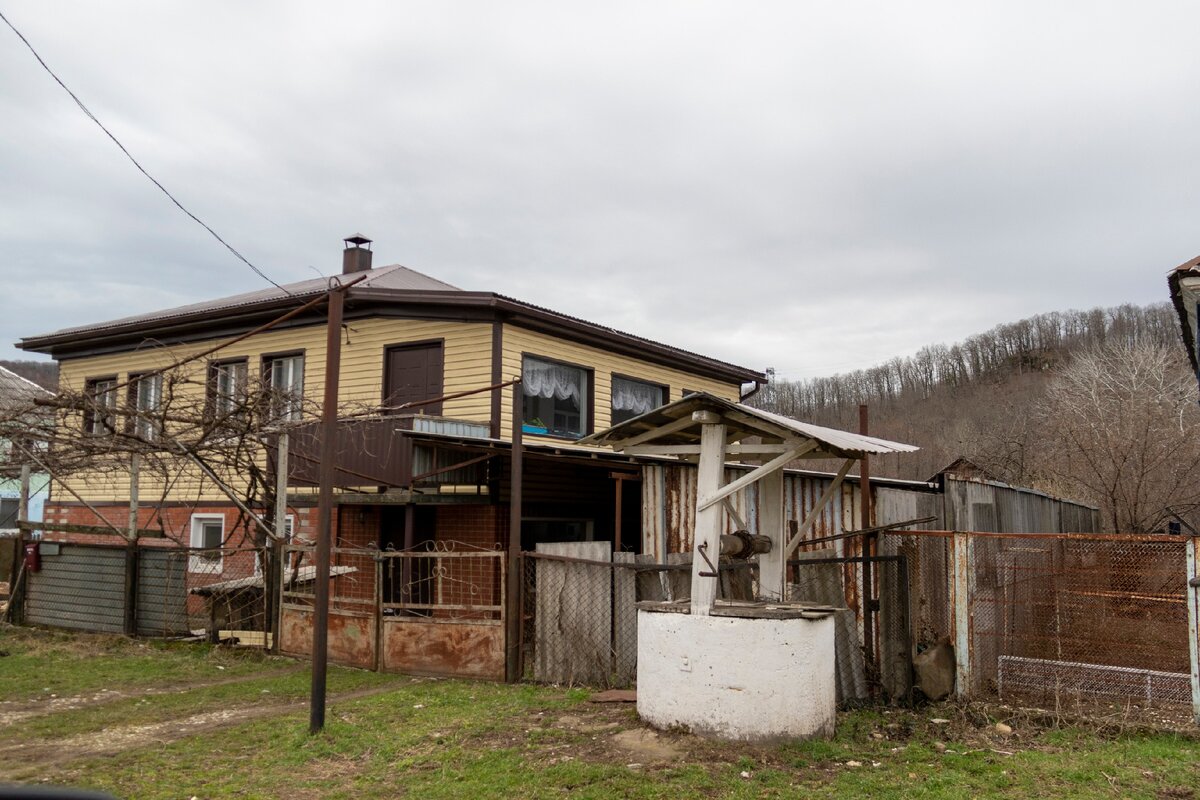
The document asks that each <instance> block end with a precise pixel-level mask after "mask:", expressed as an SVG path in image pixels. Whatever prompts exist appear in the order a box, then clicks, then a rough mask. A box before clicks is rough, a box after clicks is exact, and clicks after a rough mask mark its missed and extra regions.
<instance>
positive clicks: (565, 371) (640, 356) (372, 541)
mask: <svg viewBox="0 0 1200 800" xmlns="http://www.w3.org/2000/svg"><path fill="white" fill-rule="evenodd" d="M369 245H370V242H369V240H367V239H365V238H364V237H361V236H355V237H351V238H350V239H347V247H346V249H345V251H344V254H343V275H342V276H341V278H342V279H343V280H346V281H349V280H352V279H354V278H361V280H360V281H359V282H358V283H356V284H355V285H354V286H353V287H352V288H350V289H349V290H347V293H346V301H345V319H344V324H343V339H342V347H341V368H340V388H339V405H340V407H341V408H342V413H343V416H345V417H347V419H346V420H345V421H344V423H343V424H342V426H341V429H340V433H339V442H338V458H337V467H338V470H337V474H336V481H335V482H336V485H337V487H338V490H337V495H336V498H337V499H336V504H337V505H336V529H337V536H338V538H337V542H338V543H339V544H343V545H357V546H373V547H379V548H397V549H399V548H404V547H406V546H408V547H412V546H414V545H419V544H421V543H422V542H428V541H431V540H454V541H460V542H466V543H470V544H475V545H481V546H488V547H503V546H504V545H505V543H506V541H507V539H508V531H507V528H508V511H507V502H508V501H507V498H508V492H509V484H508V481H509V474H508V453H507V450H508V448H509V446H510V444H509V442H510V439H511V435H510V431H511V430H512V425H513V414H514V410H515V413H516V414H518V415H519V416H520V420H521V422H522V426H521V427H522V431H523V439H524V443H525V446H526V457H525V467H524V470H523V483H524V488H523V497H524V504H523V509H524V515H523V522H522V531H521V537H522V544H523V546H525V547H532V546H533V545H534V544H535V543H536V542H538V541H544V540H560V541H561V540H564V539H566V540H570V539H587V540H608V541H614V540H616V539H619V543H620V544H621V545H622V546H624V547H625V548H626V549H630V548H633V549H636V548H637V546H638V541H639V540H638V535H639V527H640V508H641V493H640V489H639V487H638V485H637V480H636V479H637V478H638V474H639V465H638V463H637V462H635V461H633V460H631V459H629V458H624V457H618V456H615V455H613V454H612V453H611V452H606V451H603V450H600V449H597V448H586V447H583V446H580V445H577V444H575V440H576V439H578V438H580V437H582V436H585V435H587V434H589V433H591V432H593V431H595V430H600V429H603V428H606V427H608V426H609V425H610V424H613V423H615V422H619V421H621V420H623V419H627V418H629V417H632V416H635V415H637V414H641V413H644V412H646V411H649V410H650V409H652V408H654V407H656V406H659V405H662V404H664V403H666V402H668V401H669V400H673V399H677V398H679V397H681V396H682V395H683V394H685V393H687V392H690V391H705V392H709V393H711V394H714V395H717V396H720V397H724V398H729V399H738V398H740V397H742V396H744V395H745V394H747V393H749V392H752V391H754V390H756V389H757V387H758V386H759V385H761V384H762V383H763V382H764V381H765V376H764V375H763V373H761V372H759V371H756V370H753V369H748V368H745V367H739V366H735V365H733V364H728V363H725V362H723V361H719V360H717V359H713V358H708V357H705V356H702V355H698V354H695V353H691V352H688V351H686V350H683V349H680V348H677V347H672V346H669V345H665V344H661V343H658V342H654V341H650V340H647V339H643V338H640V337H638V336H634V335H631V334H628V333H623V332H621V331H617V330H614V329H612V328H608V327H605V326H602V325H597V324H594V323H590V322H587V321H584V320H581V319H577V318H574V317H571V316H568V315H566V314H561V313H558V312H555V311H552V310H549V309H546V308H541V307H538V306H535V305H532V304H529V303H525V302H522V301H520V300H516V299H513V298H511V297H507V296H504V295H501V294H496V293H494V292H480V291H464V290H461V289H458V288H457V287H454V286H451V285H450V284H447V283H445V282H443V281H440V280H437V279H435V278H432V277H429V276H427V275H424V274H421V273H419V272H416V271H414V270H411V269H408V268H406V267H403V266H400V265H391V266H384V267H378V268H373V267H372V263H371V259H372V253H371V251H370V248H369ZM328 286H329V281H328V279H327V278H314V279H311V280H305V281H300V282H297V283H292V284H288V285H285V286H283V287H282V288H281V289H278V288H272V289H265V290H261V291H256V292H250V293H247V294H241V295H235V296H232V297H225V298H221V299H217V300H211V301H205V302H200V303H196V304H193V305H189V306H183V307H180V308H172V309H166V310H162V311H156V312H152V313H148V314H139V315H136V316H130V317H124V318H120V319H115V320H111V321H107V322H99V323H93V324H86V325H80V326H77V327H72V328H67V329H63V330H58V331H55V332H52V333H48V334H43V335H38V336H31V337H27V338H24V339H22V340H21V342H20V344H19V346H20V347H21V348H23V349H25V350H29V351H34V352H39V353H46V354H49V355H51V356H53V357H54V358H55V359H56V360H57V361H58V362H59V364H60V376H61V377H60V381H61V385H62V387H63V388H64V389H65V390H67V391H75V392H79V393H83V394H85V395H86V396H87V397H89V398H90V399H91V407H90V411H89V412H88V413H82V414H79V415H78V416H77V417H76V418H75V421H74V422H73V423H71V424H75V425H78V426H79V428H80V429H81V431H83V432H84V433H85V435H88V436H95V437H102V436H104V435H105V434H106V433H112V432H113V429H114V425H115V426H116V427H122V426H124V427H123V429H124V430H131V428H130V427H129V426H131V425H134V424H135V423H133V422H129V421H125V422H120V421H118V417H120V416H121V413H120V412H121V410H122V409H125V412H124V414H125V416H124V417H123V419H125V420H138V421H139V422H137V423H136V424H139V425H140V424H142V421H145V420H150V419H153V418H154V415H155V411H156V409H158V408H159V407H160V406H161V404H162V403H163V397H164V395H165V394H170V393H175V394H187V393H189V392H190V393H192V394H193V395H194V396H195V397H194V399H195V400H196V402H197V403H199V402H201V399H202V400H203V405H204V407H205V408H206V409H207V412H208V413H213V414H220V413H221V412H222V411H224V410H225V409H226V407H227V406H231V404H232V401H233V400H234V399H235V398H237V397H240V396H244V395H245V394H246V393H248V392H254V391H259V390H263V391H269V392H272V393H274V394H275V395H278V396H283V397H284V398H285V402H284V408H283V410H282V412H281V414H280V416H282V417H283V418H284V419H286V420H287V421H288V422H289V423H291V424H293V425H299V426H300V427H299V428H298V429H293V433H292V435H291V449H290V453H289V456H288V460H287V462H286V463H287V465H288V481H287V483H288V486H289V514H290V517H291V518H290V519H289V521H288V529H289V530H294V531H295V532H296V533H297V534H298V535H299V536H300V537H301V538H302V539H310V540H311V539H312V538H313V537H314V536H315V529H316V512H315V505H316V494H315V492H314V491H313V487H314V486H315V483H316V474H317V469H318V466H319V463H318V462H319V459H318V458H317V455H318V454H317V451H316V448H315V447H313V446H312V443H313V439H312V437H311V436H309V435H307V434H308V431H307V429H306V428H305V427H304V423H305V422H306V421H308V420H314V421H315V419H316V416H315V414H316V412H317V405H316V404H317V403H318V401H319V400H320V399H321V396H322V389H323V385H324V379H325V362H326V353H325V349H326V330H325V311H324V308H323V307H322V306H319V305H318V306H315V307H313V308H311V309H309V310H306V311H303V312H302V313H299V314H297V315H295V316H293V317H291V318H289V319H286V320H284V321H282V322H279V323H278V324H275V325H274V326H272V327H270V329H269V330H264V331H262V332H259V333H255V334H253V335H250V336H246V334H247V333H249V332H252V331H255V330H256V329H257V328H259V327H260V326H262V325H263V324H264V323H266V322H268V321H271V320H275V319H276V318H278V317H279V316H280V315H282V314H285V313H286V312H289V311H294V310H295V309H297V308H300V307H301V306H303V304H305V303H306V302H307V301H309V300H312V299H313V298H316V297H319V296H321V295H323V294H324V293H325V292H326V291H327V289H328ZM222 343H227V346H224V347H221V348H220V349H215V350H214V348H216V347H217V346H218V345H221V344H222ZM197 354H207V355H204V356H203V357H201V358H194V357H195V356H196V355H197ZM189 357H193V358H194V360H192V361H190V362H188V363H187V364H186V365H185V366H184V367H181V368H180V370H184V371H188V370H190V374H191V376H192V378H191V379H190V380H184V381H176V382H175V383H174V384H173V385H172V387H169V388H168V387H164V385H163V380H164V379H163V377H162V375H159V374H157V373H156V371H157V370H160V369H162V368H164V367H166V366H168V365H170V364H174V363H177V362H179V361H181V360H184V359H187V358H189ZM518 376H519V377H520V378H521V381H520V383H519V384H517V385H516V387H515V388H514V386H513V385H505V386H503V387H502V388H498V389H497V388H491V389H489V387H497V386H500V385H502V384H506V383H508V382H509V381H510V380H511V379H512V378H515V377H518ZM514 391H515V392H516V394H515V395H514ZM286 398H291V399H290V400H287V399H286ZM397 407H402V408H397ZM97 409H99V411H97ZM110 411H111V414H110V413H109V412H110ZM164 424H166V425H167V426H168V427H169V426H170V424H171V423H170V422H169V421H168V422H166V423H164ZM139 430H140V429H139ZM135 432H136V431H135ZM144 433H145V435H146V437H147V438H152V437H153V435H154V432H153V430H152V429H149V428H148V429H147V430H146V431H145V432H144ZM275 441H276V439H274V438H270V440H269V441H268V437H264V439H263V442H262V450H263V458H264V460H265V462H266V463H267V467H268V471H269V470H270V469H273V468H274V466H275V461H274V459H275V446H274V443H275ZM61 477H62V481H61V482H59V483H56V484H54V485H53V486H52V490H51V492H52V494H51V498H50V500H49V502H48V503H47V507H46V517H47V521H48V524H47V537H48V538H53V537H55V534H54V532H53V523H55V522H58V523H74V524H95V522H96V514H97V512H99V513H100V514H102V515H104V516H105V517H106V518H107V519H108V520H109V521H110V522H112V523H114V524H116V525H118V526H121V527H124V526H125V525H126V523H127V515H128V505H129V494H130V489H129V486H130V484H129V480H128V476H127V475H126V474H122V473H121V471H120V470H113V469H106V470H103V471H95V472H92V473H89V472H87V471H83V472H80V473H77V474H73V475H70V476H61ZM142 480H143V483H142V485H141V486H140V487H139V493H140V497H141V507H140V509H139V512H138V513H139V520H138V524H139V526H141V527H145V528H156V529H161V530H162V531H163V532H164V533H165V534H166V536H167V537H168V538H170V539H174V540H175V541H176V542H178V543H180V544H181V545H184V546H189V545H190V546H192V547H215V546H216V545H218V544H220V543H225V544H229V543H237V542H240V541H243V540H246V539H252V540H253V539H254V538H255V536H256V532H255V531H254V526H255V524H254V522H253V521H252V519H250V518H248V517H247V515H246V514H244V513H242V511H243V509H241V508H239V506H238V505H237V504H236V503H235V501H234V500H233V499H231V497H230V496H229V493H228V492H222V491H218V489H217V487H216V486H215V485H214V484H213V482H212V481H206V480H205V476H204V475H203V474H199V472H198V471H197V469H196V468H195V466H194V465H189V464H187V463H181V464H180V468H179V474H178V476H176V477H174V478H171V479H169V480H167V479H165V478H160V479H159V480H158V484H157V485H147V481H148V480H150V481H153V480H154V479H152V478H148V477H147V476H146V475H143V476H142ZM264 483H265V484H267V485H266V486H265V487H264V491H263V492H262V494H261V498H262V499H261V502H260V503H259V506H258V507H257V508H255V509H252V510H254V511H257V512H259V513H260V515H261V518H262V519H263V520H267V519H270V518H271V516H270V515H271V504H270V502H269V500H270V494H271V491H270V483H271V482H270V481H264ZM75 536H76V538H79V535H78V534H75ZM84 538H87V537H84ZM199 566H200V567H201V568H203V569H204V570H206V571H207V572H210V573H212V574H214V575H220V576H223V577H236V575H237V574H238V573H239V572H245V571H246V569H247V567H246V566H245V565H243V566H241V567H238V566H237V565H235V564H221V563H220V562H219V561H216V562H215V563H201V564H200V565H199Z"/></svg>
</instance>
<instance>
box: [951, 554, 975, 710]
mask: <svg viewBox="0 0 1200 800" xmlns="http://www.w3.org/2000/svg"><path fill="white" fill-rule="evenodd" d="M953 554H954V556H953V562H952V563H953V567H954V568H953V569H952V570H951V573H950V574H951V581H952V584H951V588H952V592H951V595H950V596H951V597H953V598H954V693H955V694H956V695H957V696H958V697H960V698H964V699H965V698H967V697H968V696H969V695H970V693H971V585H970V584H971V582H970V575H971V573H970V569H971V539H970V535H969V534H966V533H955V534H954V549H953Z"/></svg>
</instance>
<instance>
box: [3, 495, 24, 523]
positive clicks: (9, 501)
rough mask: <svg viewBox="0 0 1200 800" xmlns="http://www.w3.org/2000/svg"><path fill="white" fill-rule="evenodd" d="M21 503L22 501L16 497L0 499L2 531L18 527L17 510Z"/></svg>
mask: <svg viewBox="0 0 1200 800" xmlns="http://www.w3.org/2000/svg"><path fill="white" fill-rule="evenodd" d="M20 505H21V501H20V500H18V499H16V498H15V497H5V498H3V499H0V531H12V530H16V529H17V511H18V510H19V509H20Z"/></svg>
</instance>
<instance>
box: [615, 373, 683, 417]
mask: <svg viewBox="0 0 1200 800" xmlns="http://www.w3.org/2000/svg"><path fill="white" fill-rule="evenodd" d="M618 381H623V382H625V383H631V384H634V385H637V386H643V387H646V388H648V389H654V390H655V391H656V392H658V405H657V406H655V407H654V408H662V407H663V406H664V405H666V404H667V399H668V398H669V397H670V396H671V388H670V387H669V386H663V385H662V384H661V383H654V382H653V381H643V380H640V379H638V378H627V377H625V376H624V375H613V376H612V381H611V386H610V389H611V391H610V394H611V399H610V401H609V407H608V410H609V415H610V416H609V422H610V423H611V424H613V425H616V424H617V412H618V411H628V409H618V408H617V407H616V399H617V382H618ZM653 410H654V409H650V411H653ZM642 413H649V411H646V412H642ZM637 416H640V414H638V413H636V412H633V411H630V416H629V417H628V418H627V419H633V418H634V417H637ZM621 421H622V422H624V421H625V420H621Z"/></svg>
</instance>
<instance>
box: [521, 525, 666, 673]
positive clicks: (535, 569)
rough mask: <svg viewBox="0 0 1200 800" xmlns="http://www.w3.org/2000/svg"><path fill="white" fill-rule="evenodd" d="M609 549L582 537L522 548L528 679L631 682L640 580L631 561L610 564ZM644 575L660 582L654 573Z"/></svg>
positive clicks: (523, 644) (523, 646)
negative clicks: (534, 548) (529, 549)
mask: <svg viewBox="0 0 1200 800" xmlns="http://www.w3.org/2000/svg"><path fill="white" fill-rule="evenodd" d="M609 547H610V546H609V545H608V543H607V542H580V543H569V544H563V545H557V546H552V547H549V548H546V549H547V550H548V552H538V553H524V554H523V559H522V582H521V583H522V601H521V604H520V607H521V625H520V631H521V649H522V656H523V664H524V677H525V678H526V679H528V680H533V681H537V682H539V683H555V684H565V685H579V684H583V685H589V686H628V685H631V684H632V682H633V679H634V677H635V668H636V663H637V607H636V605H635V602H636V584H637V580H638V578H637V575H636V573H635V571H634V570H632V569H630V568H628V566H625V565H623V564H617V565H614V564H613V562H612V560H611V559H612V555H613V553H612V551H611V550H610V549H609ZM618 555H619V556H621V555H623V554H618ZM629 566H632V564H630V565H629ZM647 576H648V577H649V578H653V580H654V581H655V583H658V576H657V575H651V574H650V573H647Z"/></svg>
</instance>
